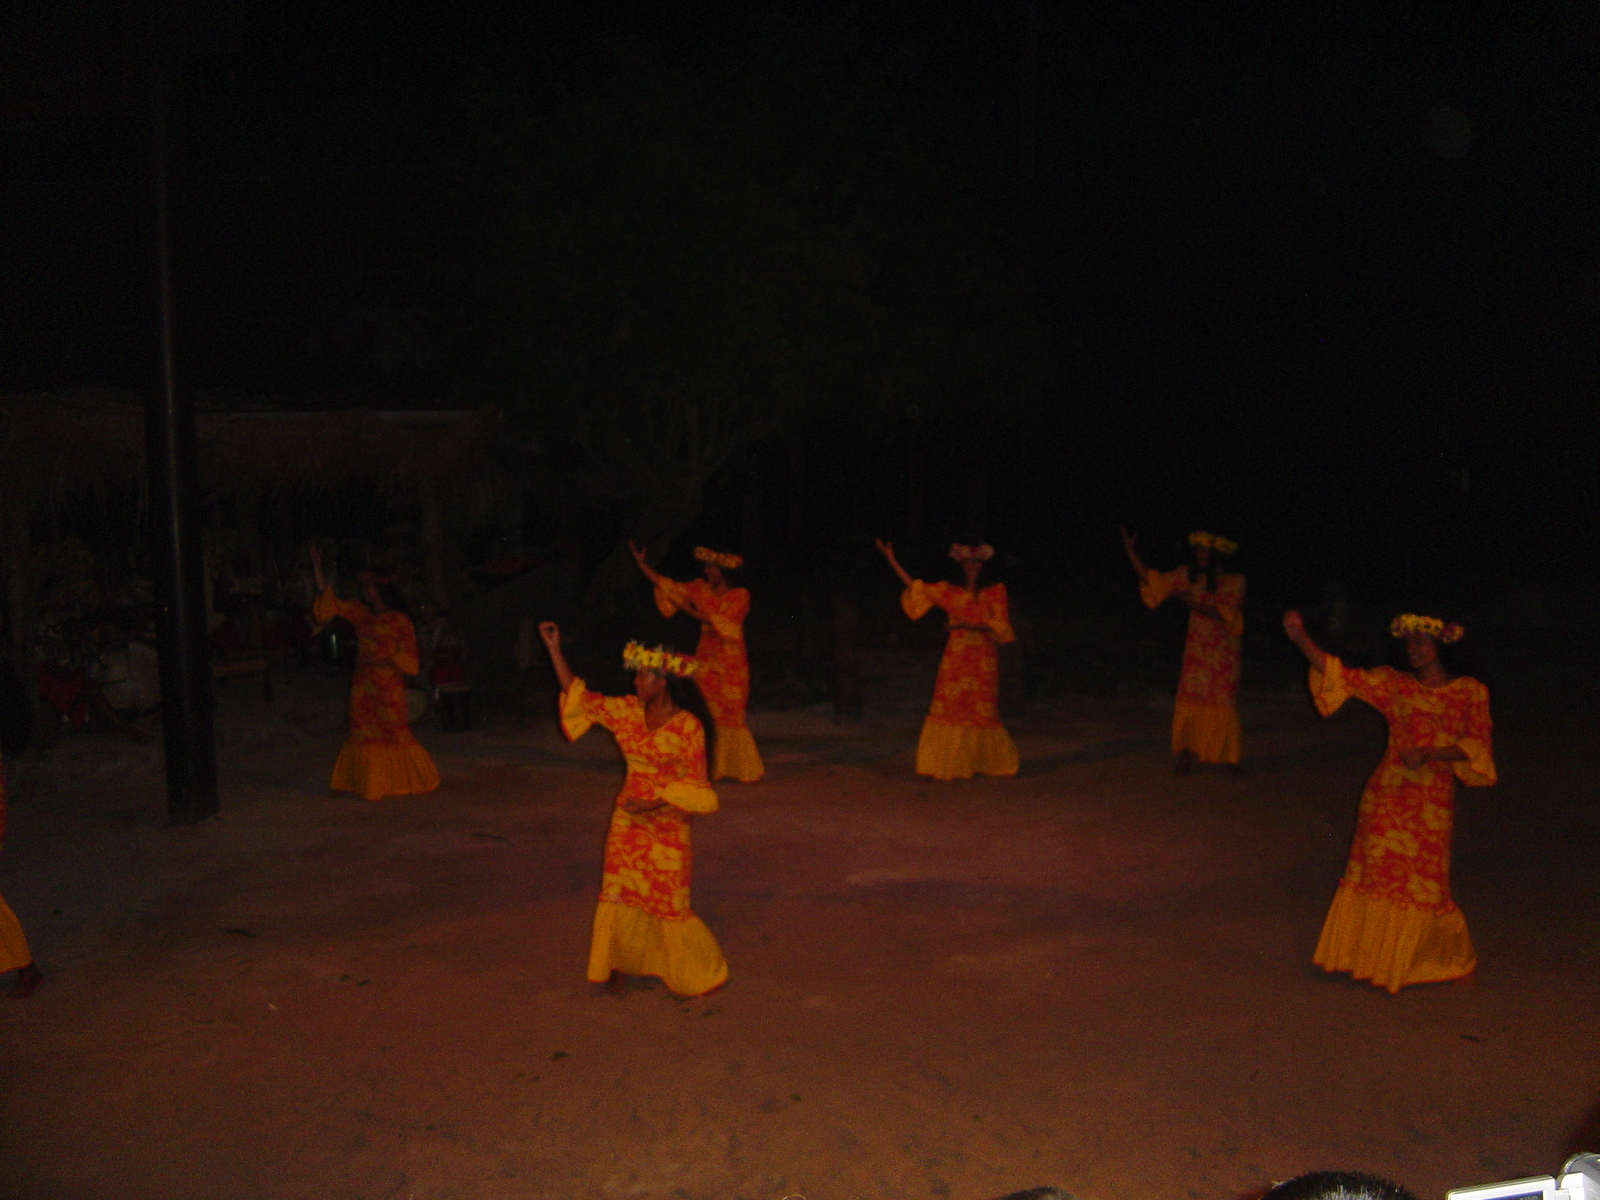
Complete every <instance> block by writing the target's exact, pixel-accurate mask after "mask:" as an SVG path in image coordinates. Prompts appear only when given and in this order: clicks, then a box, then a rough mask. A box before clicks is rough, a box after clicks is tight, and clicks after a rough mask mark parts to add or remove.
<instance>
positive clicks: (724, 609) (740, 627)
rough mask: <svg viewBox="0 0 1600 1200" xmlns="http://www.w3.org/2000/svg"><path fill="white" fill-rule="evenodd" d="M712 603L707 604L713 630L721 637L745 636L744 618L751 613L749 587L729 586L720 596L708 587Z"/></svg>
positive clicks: (707, 612)
mask: <svg viewBox="0 0 1600 1200" xmlns="http://www.w3.org/2000/svg"><path fill="white" fill-rule="evenodd" d="M706 590H707V592H708V594H709V599H710V603H709V604H707V605H706V606H705V609H706V614H707V615H708V616H709V617H710V618H711V631H712V632H713V633H715V634H716V635H717V636H718V637H719V638H723V639H726V640H732V639H735V638H741V637H743V636H744V619H745V617H746V616H748V615H749V613H750V592H749V590H748V589H747V588H729V589H728V590H727V591H726V592H724V593H722V595H720V596H718V595H716V594H715V593H712V592H711V591H710V589H709V588H708V589H706Z"/></svg>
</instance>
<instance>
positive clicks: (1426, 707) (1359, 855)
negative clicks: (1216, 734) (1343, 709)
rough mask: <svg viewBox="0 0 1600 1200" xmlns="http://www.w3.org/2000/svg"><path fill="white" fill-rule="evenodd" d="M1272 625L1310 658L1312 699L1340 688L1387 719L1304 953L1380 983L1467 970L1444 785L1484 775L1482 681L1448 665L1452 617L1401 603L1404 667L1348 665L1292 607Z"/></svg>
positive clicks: (1468, 942)
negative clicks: (1340, 869)
mask: <svg viewBox="0 0 1600 1200" xmlns="http://www.w3.org/2000/svg"><path fill="white" fill-rule="evenodd" d="M1283 629H1284V632H1285V633H1287V634H1288V635H1289V639H1290V640H1291V641H1292V642H1294V644H1295V645H1296V646H1298V647H1299V648H1300V650H1301V652H1302V653H1303V654H1304V655H1305V656H1306V659H1307V661H1309V662H1310V664H1311V698H1312V699H1313V700H1314V701H1315V702H1316V706H1317V711H1318V712H1320V713H1322V714H1323V715H1324V716H1327V715H1329V714H1330V713H1332V712H1333V711H1334V710H1335V709H1337V708H1338V707H1339V706H1340V705H1341V704H1343V703H1344V702H1345V700H1346V699H1348V698H1349V697H1351V696H1354V697H1356V698H1357V699H1358V700H1365V701H1366V702H1367V703H1368V704H1370V705H1372V706H1373V707H1374V708H1376V709H1377V710H1378V711H1379V712H1380V713H1382V714H1383V716H1384V719H1385V720H1387V721H1388V722H1389V744H1388V747H1387V748H1386V749H1385V750H1384V753H1383V759H1382V761H1380V762H1379V763H1378V769H1377V770H1376V771H1374V772H1373V773H1372V778H1371V779H1369V780H1367V787H1366V790H1365V791H1364V792H1362V793H1361V812H1360V815H1359V816H1358V817H1357V818H1356V836H1355V842H1354V844H1352V845H1351V847H1350V859H1349V861H1348V862H1347V863H1346V864H1345V868H1344V878H1343V879H1341V880H1340V881H1339V890H1338V891H1337V892H1336V893H1335V894H1334V897H1333V906H1332V907H1331V908H1329V909H1328V917H1327V920H1326V921H1324V922H1323V925H1322V936H1321V937H1320V938H1318V939H1317V951H1316V954H1315V955H1313V956H1312V961H1313V962H1314V963H1316V964H1317V966H1319V967H1321V968H1322V969H1323V970H1325V971H1349V972H1350V973H1351V974H1352V975H1354V976H1355V977H1356V978H1357V979H1367V980H1370V981H1371V982H1373V983H1375V984H1377V985H1378V986H1379V987H1381V988H1387V989H1388V990H1389V991H1390V992H1391V993H1392V992H1398V991H1399V990H1400V989H1401V988H1403V987H1405V986H1406V985H1407V984H1412V983H1439V982H1442V981H1443V980H1446V979H1462V978H1465V977H1467V976H1470V975H1471V974H1472V972H1473V970H1474V969H1475V968H1476V966H1477V962H1478V959H1477V955H1476V954H1475V953H1474V951H1473V949H1472V938H1471V937H1470V936H1469V935H1468V934H1467V922H1466V918H1464V917H1463V916H1462V915H1461V910H1460V909H1459V908H1457V907H1456V906H1455V902H1454V901H1452V900H1451V899H1450V831H1451V826H1452V824H1453V822H1454V818H1455V785H1456V781H1457V780H1458V779H1459V780H1460V781H1461V782H1462V783H1464V784H1466V785H1467V786H1469V787H1485V786H1487V785H1489V784H1492V783H1493V782H1494V781H1495V769H1494V758H1493V756H1492V754H1491V726H1490V721H1489V689H1488V688H1486V687H1484V686H1483V684H1481V683H1479V682H1478V681H1477V680H1476V679H1472V678H1469V677H1468V676H1465V675H1451V674H1450V672H1449V671H1447V670H1446V669H1445V666H1444V663H1443V662H1441V661H1440V657H1439V647H1440V646H1441V645H1442V644H1443V645H1448V644H1449V643H1452V642H1455V641H1457V640H1458V639H1459V638H1460V637H1461V634H1462V629H1461V626H1459V625H1447V624H1445V622H1443V621H1441V620H1439V619H1438V618H1437V617H1423V616H1417V615H1416V614H1414V613H1405V614H1403V615H1401V616H1398V617H1396V618H1395V619H1394V621H1393V623H1392V624H1391V625H1390V626H1389V632H1390V633H1391V634H1392V635H1393V636H1395V637H1397V638H1401V639H1403V640H1404V642H1405V652H1406V659H1407V661H1408V662H1409V663H1410V664H1411V670H1410V671H1396V670H1395V669H1394V668H1392V667H1378V668H1376V669H1375V670H1370V671H1363V670H1356V669H1354V668H1352V667H1347V666H1345V665H1344V664H1343V663H1341V662H1340V661H1339V660H1338V659H1337V658H1335V657H1334V656H1333V655H1331V654H1328V653H1326V652H1325V651H1323V650H1322V649H1321V647H1319V646H1318V645H1317V644H1316V643H1315V642H1314V641H1312V640H1311V637H1310V635H1309V634H1307V633H1306V626H1305V621H1304V620H1302V619H1301V617H1300V614H1299V613H1297V612H1287V613H1285V614H1284V616H1283Z"/></svg>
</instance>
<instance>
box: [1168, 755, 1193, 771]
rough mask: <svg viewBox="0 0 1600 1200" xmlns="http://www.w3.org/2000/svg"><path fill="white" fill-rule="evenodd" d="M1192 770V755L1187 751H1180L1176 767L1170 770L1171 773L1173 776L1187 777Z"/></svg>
mask: <svg viewBox="0 0 1600 1200" xmlns="http://www.w3.org/2000/svg"><path fill="white" fill-rule="evenodd" d="M1192 770H1194V755H1193V754H1190V753H1189V751H1187V750H1183V751H1180V752H1179V754H1178V765H1177V766H1175V767H1173V768H1172V773H1173V774H1174V775H1187V774H1188V773H1189V772H1190V771H1192Z"/></svg>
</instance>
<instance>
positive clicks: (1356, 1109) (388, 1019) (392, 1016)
mask: <svg viewBox="0 0 1600 1200" xmlns="http://www.w3.org/2000/svg"><path fill="white" fill-rule="evenodd" d="M930 669H931V668H930ZM223 700H224V712H223V713H222V715H221V718H220V721H219V724H220V727H221V730H222V734H223V740H224V747H223V771H224V789H223V791H224V801H223V803H224V811H223V816H222V817H221V818H220V819H218V820H214V821H210V822H207V823H205V824H203V825H201V826H198V827H194V828H184V829H165V828H162V827H161V826H160V824H159V821H158V817H159V814H160V809H161V803H162V801H161V791H160V778H159V775H158V774H157V773H156V770H155V768H154V765H153V762H152V761H151V760H150V758H149V757H148V756H147V755H144V754H142V752H140V751H138V750H137V748H133V747H127V748H124V747H123V746H122V745H121V744H116V743H112V742H110V741H108V740H105V739H98V738H95V737H93V736H87V737H79V738H73V737H68V738H66V739H64V740H63V742H62V743H61V744H60V746H59V747H58V748H57V750H56V751H55V752H54V755H53V757H52V758H51V759H50V760H49V761H47V762H37V761H30V760H27V759H22V760H19V761H17V762H15V763H13V764H11V767H12V772H11V773H12V776H13V780H14V789H13V791H14V795H15V801H16V802H15V804H14V808H13V812H12V817H13V820H12V823H11V824H12V828H11V838H10V845H9V846H8V848H7V857H6V860H5V863H4V868H3V873H0V888H3V890H4V892H5V894H6V896H7V898H8V899H9V900H10V901H11V903H12V905H13V907H14V908H15V909H16V910H17V911H18V913H19V915H20V916H21V917H22V919H23V921H24V924H25V925H26V926H27V928H28V931H29V933H30V936H31V937H32V939H33V941H34V944H35V949H36V952H37V954H38V957H39V960H40V961H41V963H42V964H43V965H44V967H45V968H46V970H47V971H48V973H49V974H48V978H47V980H46V983H45V986H43V987H42V988H41V989H40V991H39V992H38V994H37V995H36V996H35V997H34V998H33V999H31V1000H28V1001H26V1002H24V1003H7V1002H3V1001H0V1072H3V1075H0V1078H3V1080H4V1084H3V1088H0V1195H4V1196H7V1197H12V1196H15V1197H29V1198H30V1200H55V1198H61V1200H102V1198H103V1200H112V1198H115V1200H144V1198H150V1200H156V1198H160V1200H187V1198H193V1200H233V1198H238V1200H247V1198H248V1200H259V1198H263V1197H270V1198H273V1200H301V1198H303V1200H334V1198H338V1200H345V1198H349V1200H355V1198H361V1200H378V1198H389V1197H393V1198H402V1200H403V1198H411V1197H415V1198H416V1200H445V1198H459V1200H502V1198H504V1200H511V1198H513V1197H514V1198H516V1200H533V1198H536V1197H559V1198H563V1200H564V1198H585V1197H661V1198H663V1200H700V1198H702V1197H705V1198H717V1200H734V1198H736V1197H740V1198H744V1200H780V1198H782V1197H785V1196H792V1197H805V1198H806V1200H856V1198H857V1197H871V1198H874V1200H877V1198H883V1200H890V1198H895V1200H901V1198H911V1197H921V1196H935V1197H943V1196H951V1197H957V1198H959V1200H988V1198H991V1197H995V1196H1000V1195H1003V1194H1004V1193H1006V1192H1008V1191H1011V1190H1014V1189H1018V1188H1022V1187H1028V1186H1034V1185H1038V1184H1054V1185H1057V1186H1060V1187H1063V1188H1066V1189H1067V1190H1069V1191H1071V1192H1072V1193H1074V1194H1075V1195H1077V1196H1080V1197H1084V1198H1087V1200H1125V1198H1132V1197H1189V1196H1196V1197H1216V1198H1223V1200H1226V1198H1231V1197H1237V1196H1240V1195H1244V1194H1247V1193H1249V1192H1252V1191H1254V1190H1258V1189H1260V1188H1261V1187H1263V1186H1265V1185H1266V1184H1268V1183H1270V1182H1271V1181H1272V1180H1274V1179H1281V1178H1284V1177H1286V1176H1288V1175H1291V1174H1294V1173H1297V1172H1299V1171H1302V1170H1307V1169H1311V1168H1316V1167H1343V1168H1351V1169H1362V1170H1369V1171H1375V1172H1377V1173H1380V1174H1383V1175H1388V1176H1391V1177H1393V1178H1396V1179H1399V1180H1400V1181H1402V1182H1405V1183H1407V1184H1408V1185H1410V1186H1411V1187H1413V1188H1414V1189H1416V1190H1417V1192H1418V1193H1419V1195H1421V1196H1423V1197H1429V1196H1441V1195H1442V1194H1443V1192H1444V1190H1445V1189H1446V1188H1448V1187H1453V1186H1460V1185H1463V1184H1466V1183H1478V1182H1487V1181H1491V1180H1496V1179H1503V1178H1508V1177H1513V1176H1515V1175H1518V1174H1523V1173H1542V1172H1545V1171H1549V1170H1551V1169H1553V1168H1555V1167H1557V1166H1558V1165H1559V1163H1560V1160H1561V1159H1562V1157H1563V1155H1564V1154H1565V1153H1567V1152H1569V1151H1571V1150H1576V1149H1579V1148H1588V1149H1600V1121H1597V1119H1596V1118H1597V1115H1600V1108H1597V1107H1596V1101H1597V1097H1600V1054H1597V1053H1596V1047H1597V1046H1600V952H1597V950H1596V948H1595V939H1594V930H1595V925H1596V916H1597V915H1600V904H1597V901H1596V886H1595V882H1594V879H1595V872H1594V864H1595V862H1596V861H1597V854H1596V852H1597V850H1600V834H1597V830H1596V825H1595V822H1594V821H1593V820H1592V814H1593V803H1594V794H1595V793H1594V786H1593V782H1592V773H1591V771H1590V769H1589V764H1588V762H1587V758H1588V748H1589V747H1591V746H1592V745H1594V744H1595V740H1596V735H1597V733H1600V720H1597V719H1596V717H1595V716H1594V715H1593V714H1581V713H1580V714H1561V715H1556V716H1553V717H1546V718H1542V719H1540V720H1535V719H1534V718H1532V717H1522V718H1519V717H1518V716H1517V715H1516V714H1514V713H1502V714H1500V720H1501V726H1500V745H1499V759H1500V765H1501V774H1502V778H1503V779H1504V780H1505V782H1504V783H1503V784H1502V785H1501V786H1500V787H1499V788H1497V789H1494V790H1493V791H1487V792H1472V793H1467V794H1466V795H1465V797H1464V803H1463V804H1462V806H1461V816H1460V821H1459V830H1458V839H1457V847H1458V855H1457V870H1456V891H1457V897H1458V899H1459V900H1460V902H1461V904H1462V906H1463V908H1465V910H1466V912H1467V915H1468V919H1469V921H1470V923H1471V927H1472V931H1473V934H1474V937H1475V938H1476V940H1477V943H1478V949H1479V955H1480V958H1481V960H1482V966H1481V968H1480V978H1479V980H1478V983H1477V985H1476V986H1475V987H1472V988H1460V987H1453V986H1439V987H1426V988H1414V989H1411V990H1409V991H1407V992H1405V993H1403V994H1401V995H1400V996H1398V997H1391V996H1388V995H1385V994H1383V993H1381V992H1377V991H1375V990H1372V989H1370V988H1367V987H1365V986H1361V985H1356V984H1353V983H1351V982H1349V981H1348V980H1346V979H1343V978H1342V977H1331V976H1325V975H1323V974H1322V973H1321V972H1318V971H1315V970H1313V969H1312V968H1311V967H1310V966H1309V962H1308V960H1309V956H1310V951H1311V947H1312V944H1313V942H1314V940H1315V936H1316V931H1317V928H1318V925H1319V923H1320V920H1321V916H1322V911H1323V908H1324V907H1325V905H1326V903H1327V900H1328V898H1329V896H1330V894H1331V891H1332V888H1333V885H1334V882H1335V880H1336V879H1337V877H1338V873H1339V869H1340V866H1341V864H1342V861H1343V857H1344V851H1345V848H1346V845H1347V842H1348V838H1349V832H1350V829H1351V826H1352V823H1353V820H1354V813H1355V804H1356V798H1357V796H1358V794H1359V792H1360V788H1361V784H1362V781H1363V779H1364V777H1365V775H1366V774H1367V772H1368V771H1369V770H1370V768H1371V766H1372V764H1373V763H1374V761H1375V760H1376V757H1377V753H1378V749H1379V747H1380V745H1381V738H1382V727H1381V723H1380V722H1379V721H1378V720H1377V718H1376V717H1375V716H1374V715H1373V714H1371V713H1370V712H1367V711H1365V710H1358V709H1356V708H1354V707H1352V709H1351V710H1349V711H1347V712H1345V713H1342V714H1340V715H1339V716H1337V717H1336V718H1334V719H1333V720H1331V721H1326V722H1324V721H1321V720H1319V719H1317V718H1316V717H1315V716H1314V715H1313V714H1312V713H1311V712H1310V710H1309V707H1308V706H1306V705H1305V704H1304V702H1303V701H1302V700H1300V699H1298V698H1287V697H1286V698H1283V699H1281V700H1279V701H1277V702H1275V703H1265V702H1262V703H1258V704H1256V705H1255V706H1253V707H1252V708H1251V709H1250V710H1249V711H1248V712H1247V714H1246V729H1247V737H1248V741H1247V753H1248V754H1249V756H1250V765H1251V774H1250V776H1249V777H1248V778H1246V779H1242V780H1241V779H1235V778H1232V777H1230V776H1227V775H1223V774H1219V773H1217V774H1214V773H1210V772H1205V773H1200V774H1197V775H1196V776H1195V777H1193V778H1189V779H1175V778H1174V777H1173V776H1172V775H1171V773H1170V771H1171V765H1170V759H1169V756H1168V754H1167V753H1166V751H1165V748H1164V745H1163V741H1164V733H1165V724H1166V710H1165V709H1164V707H1162V706H1160V705H1157V704H1137V705H1135V704H1127V705H1121V706H1112V705H1098V706H1097V705H1093V704H1089V703H1087V702H1083V703H1074V704H1071V705H1064V706H1062V707H1060V708H1059V709H1057V710H1056V711H1053V712H1046V713H1034V714H1031V715H1030V716H1029V717H1027V718H1026V719H1024V720H1021V721H1018V722H1016V723H1014V725H1013V728H1014V731H1015V732H1016V733H1017V734H1018V742H1019V745H1020V747H1021V749H1022V753H1023V759H1024V774H1023V776H1022V777H1021V778H1019V779H1014V780H1005V781H995V780H980V781H974V782H969V783H950V784H933V783H930V782H927V781H923V780H919V779H918V778H916V777H915V776H913V775H912V774H911V770H910V764H911V754H912V748H913V745H914V741H915V719H914V713H912V712H909V711H906V708H905V706H904V705H903V704H902V705H900V706H899V707H898V708H896V709H895V710H894V711H893V712H892V713H889V714H888V715H882V714H880V717H879V719H877V720H876V721H869V722H868V723H867V724H865V725H862V726H855V727H843V728H836V727H834V726H832V725H831V724H829V723H828V722H827V720H826V718H825V717H822V716H816V715H810V714H801V715H796V714H765V715H764V714H757V715H756V717H755V720H754V722H753V723H754V726H755V729H756V733H757V737H758V740H759V741H760V744H761V748H762V750H763V752H764V753H765V755H766V757H767V761H768V763H769V765H770V773H769V776H768V778H767V780H766V781H764V782H762V783H760V784H757V785H754V786H739V785H724V786H723V788H722V789H721V791H722V796H723V810H722V811H721V812H720V813H718V814H716V815H714V816H711V817H708V818H705V819H703V820H702V821H700V822H699V823H698V824H697V825H696V828H695V837H696V855H697V858H696V866H695V880H694V903H695V908H696V910H697V911H698V912H699V913H700V914H701V915H702V916H703V917H704V918H705V919H706V921H707V923H708V924H709V925H710V926H711V928H712V929H713V930H714V931H715V932H716V934H717V936H718V937H719V939H720V940H721V942H722V945H723V948H724V950H725V952H726V954H727V957H728V961H729V963H730V965H731V968H732V978H731V980H730V982H729V985H728V986H727V988H726V989H725V990H724V991H722V992H720V993H718V994H716V995H714V996H712V997H709V998H706V999H701V1000H691V1001H684V1000H680V999H677V998H675V997H673V996H672V995H670V994H668V993H667V992H665V991H664V990H663V989H662V988H661V987H660V986H659V985H655V986H654V987H651V986H648V985H644V986H640V987H639V988H637V989H636V990H634V991H632V992H631V993H630V994H629V995H627V996H626V997H625V998H621V999H618V998H616V997H613V996H608V995H605V994H603V993H600V992H598V991H597V990H596V989H594V988H591V987H590V985H588V984H587V983H585V982H584V979H583V963H584V956H585V951H586V946H587V935H588V927H589V919H590V913H591V905H592V902H593V895H594V890H595V887H596V884H597V879H598V872H599V850H600V842H601V839H602V836H603V832H604V827H605V822H606V819H607V815H608V809H609V803H610V799H611V796H612V794H613V792H614V790H615V787H616V784H617V767H616V765H615V752H614V750H613V749H612V746H611V743H610V741H609V739H608V738H607V737H606V736H605V735H604V733H602V732H600V731H595V732H593V733H591V734H590V735H589V736H588V738H586V739H585V740H584V741H583V742H581V743H579V744H578V745H576V746H572V747H569V746H566V745H564V744H563V743H562V742H561V741H560V740H559V738H558V736H557V735H556V733H555V731H554V729H553V727H552V726H551V725H550V724H549V723H548V722H545V723H543V724H540V725H538V726H536V727H534V728H531V729H512V728H507V727H497V728H492V729H490V730H487V731H475V732H473V733H470V734H463V735H450V734H442V733H438V732H432V733H429V734H425V740H426V741H427V743H428V744H429V745H430V747H431V748H432V749H433V750H434V751H435V752H436V754H437V756H438V759H439V763H440V766H441V769H442V770H443V773H444V778H445V785H444V787H443V788H442V789H441V790H440V791H439V792H438V793H436V794H435V795H432V796H428V797H421V798H413V799H403V800H391V801H386V802H383V803H379V804H363V803H361V802H359V801H356V800H353V799H349V798H344V797H336V796H330V795H329V794H327V793H326V792H325V791H324V789H323V786H322V785H323V782H324V780H325V778H326V772H327V769H328V767H329V765H330V764H331V763H332V761H333V758H334V754H335V753H336V751H337V748H338V742H339V733H338V719H339V714H338V693H337V681H335V680H328V679H326V678H324V677H322V676H320V675H308V676H304V677H298V678H294V679H290V680H288V681H285V686H284V687H283V688H282V690H281V692H280V696H279V700H278V702H277V703H276V704H275V705H273V706H266V705H264V704H262V703H261V702H260V700H259V698H258V697H257V696H256V694H255V693H254V692H253V691H251V690H250V689H249V688H248V687H244V686H235V687H233V689H232V690H231V691H229V692H226V693H225V694H224V696H223Z"/></svg>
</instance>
